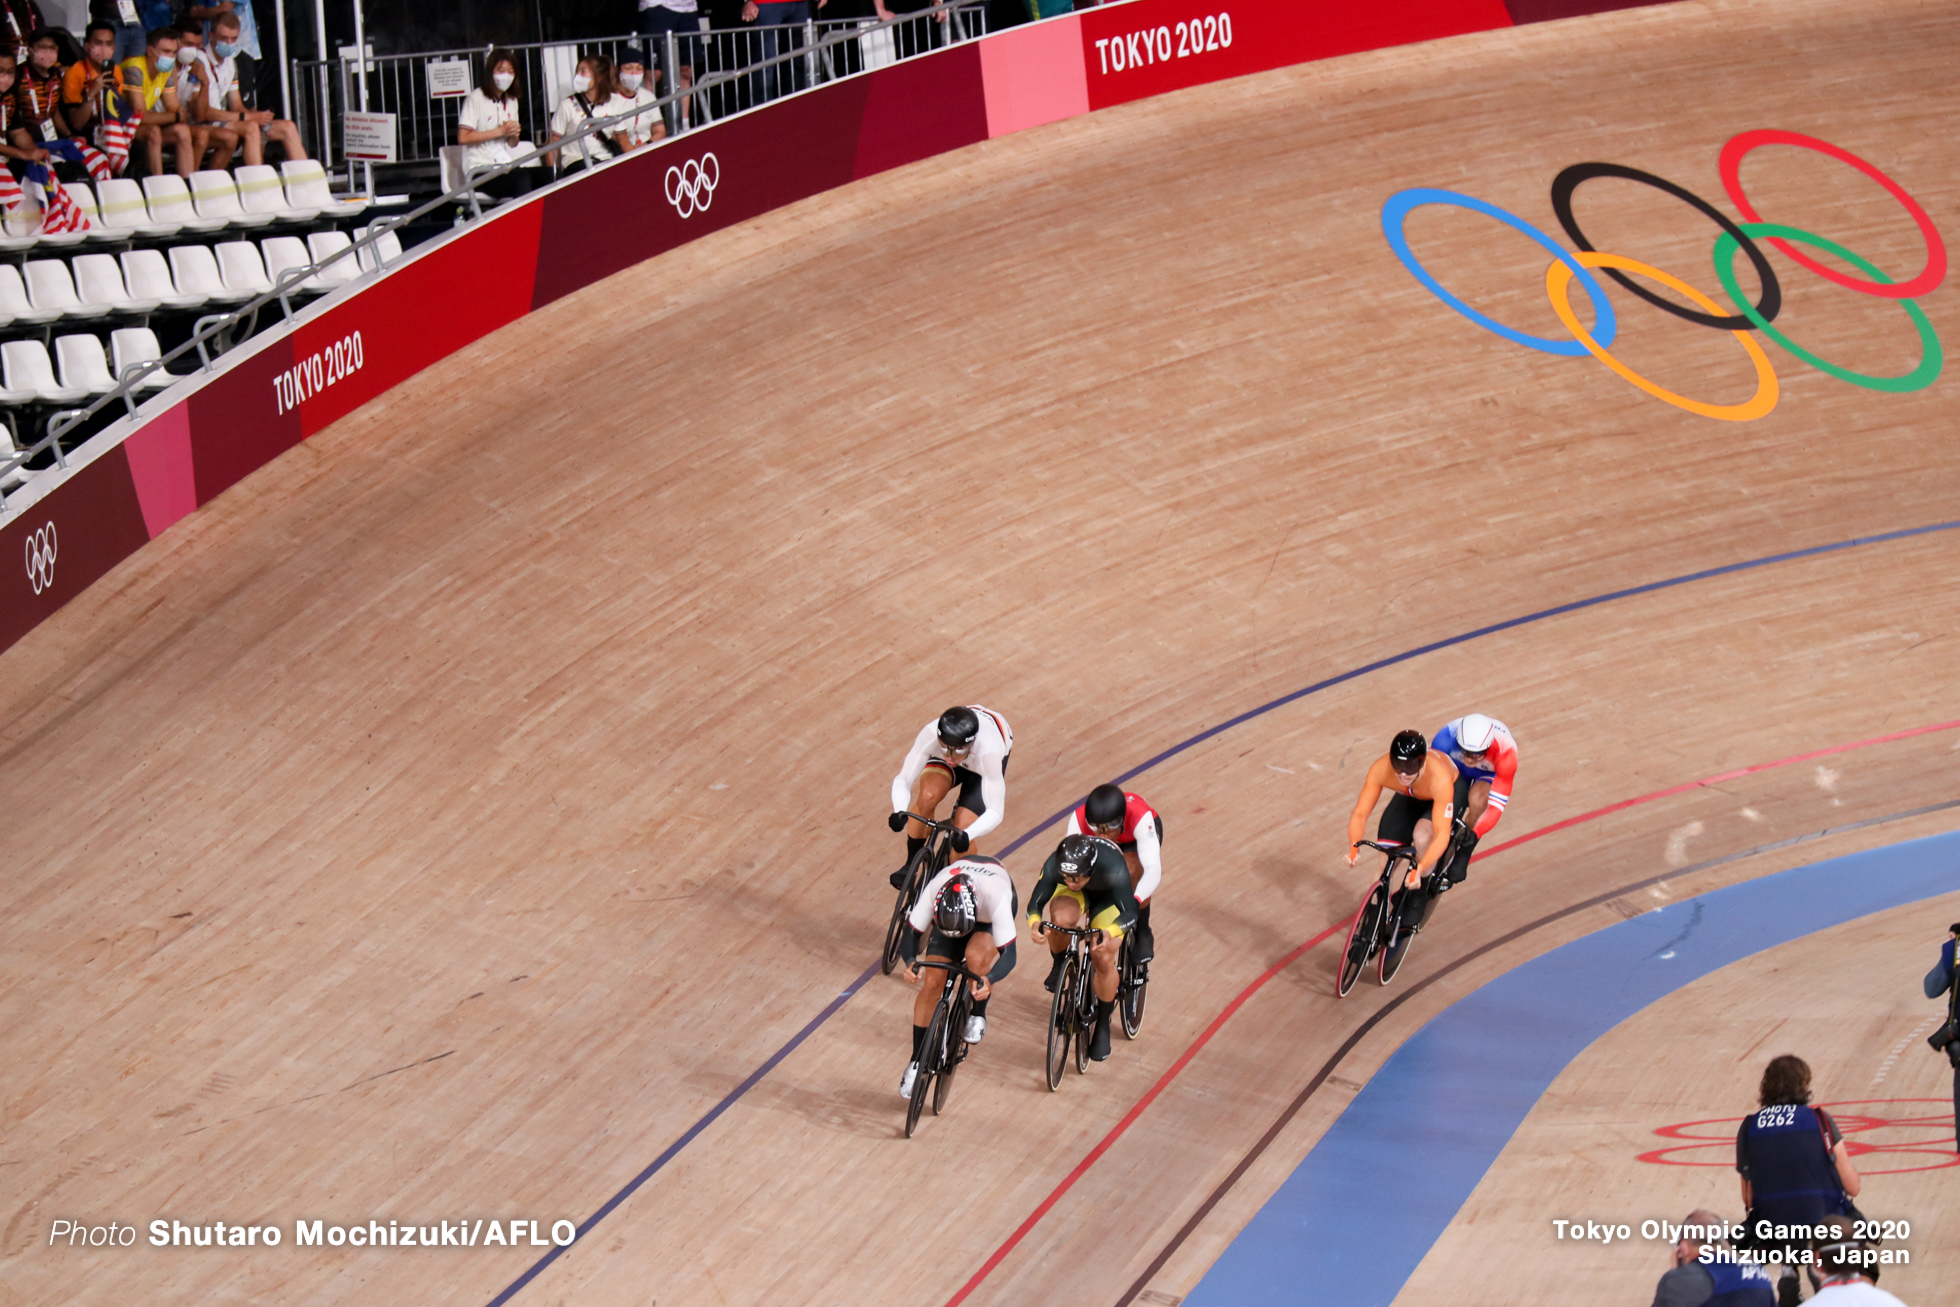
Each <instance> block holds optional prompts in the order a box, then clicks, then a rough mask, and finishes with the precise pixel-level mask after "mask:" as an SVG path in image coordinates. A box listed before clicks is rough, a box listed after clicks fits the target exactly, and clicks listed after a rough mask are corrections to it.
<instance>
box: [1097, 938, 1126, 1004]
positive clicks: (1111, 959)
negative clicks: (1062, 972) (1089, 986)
mask: <svg viewBox="0 0 1960 1307" xmlns="http://www.w3.org/2000/svg"><path fill="white" fill-rule="evenodd" d="M1122 947H1123V938H1122V936H1120V935H1117V936H1112V937H1109V938H1106V939H1104V940H1103V942H1102V943H1100V944H1098V945H1096V946H1095V947H1094V948H1091V949H1090V950H1089V961H1090V962H1091V963H1092V964H1093V965H1094V966H1095V969H1096V998H1097V999H1099V1000H1100V1001H1102V1002H1105V1003H1108V1002H1111V1001H1113V1000H1114V999H1115V997H1116V984H1117V981H1118V980H1119V979H1120V978H1119V977H1118V976H1117V974H1116V954H1117V951H1118V950H1120V949H1121V948H1122Z"/></svg>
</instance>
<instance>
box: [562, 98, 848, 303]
mask: <svg viewBox="0 0 1960 1307" xmlns="http://www.w3.org/2000/svg"><path fill="white" fill-rule="evenodd" d="M866 80H867V79H865V78H862V77H858V78H853V79H851V80H850V81H845V82H833V83H831V84H830V85H828V86H824V87H820V88H818V89H817V90H815V91H812V92H810V93H808V94H807V95H802V96H799V97H797V99H796V100H795V102H794V103H785V104H781V105H778V106H775V107H772V108H768V109H764V110H763V111H762V112H760V113H750V114H744V115H742V116H741V117H738V118H731V119H729V120H727V121H726V122H721V123H716V124H715V125H714V126H712V127H707V128H703V129H701V130H700V131H696V132H692V133H690V134H689V135H688V136H686V137H685V138H684V139H682V140H679V141H675V142H672V143H671V144H668V145H663V146H661V147H660V148H658V149H654V150H647V151H643V152H642V153H640V154H637V155H635V156H633V157H631V158H628V159H626V160H625V161H623V162H621V163H618V164H615V165H614V166H613V167H610V168H607V169H605V170H604V171H601V172H597V173H594V174H593V175H592V176H590V177H587V178H583V179H581V180H580V181H579V182H577V183H576V184H574V185H572V186H567V187H565V188H564V189H563V190H559V191H554V192H553V193H552V194H550V195H547V196H546V197H545V198H544V201H543V209H544V225H543V228H542V232H541V235H540V239H539V247H538V259H537V265H538V276H537V287H536V290H535V291H534V293H533V295H532V304H533V305H534V306H535V307H539V308H542V307H543V306H544V305H546V304H549V303H551V302H552V301H553V300H555V299H558V298H560V297H562V296H565V295H569V294H571V293H572V292H573V291H575V290H578V289H580V288H581V287H585V286H589V285H591V284H592V283H593V282H595V281H598V280H599V279H600V278H602V277H609V276H611V275H612V274H613V273H615V272H619V271H620V270H622V269H625V268H630V267H632V266H633V265H634V264H636V263H642V262H644V261H646V260H647V259H650V258H652V257H653V256H654V255H656V254H663V253H665V252H666V251H668V250H670V249H673V248H674V247H675V246H677V245H684V244H686V243H687V242H688V241H691V240H695V239H698V238H699V237H702V236H705V235H707V234H708V233H709V232H714V231H720V230H721V229H722V228H723V227H731V226H733V225H735V224H736V223H738V222H743V221H745V220H747V219H749V218H753V217H755V216H756V215H758V214H762V213H767V212H769V211H770V210H771V209H779V208H781V207H783V206H784V205H786V204H794V203H795V202H796V201H798V200H801V199H805V198H807V197H809V196H811V195H815V194H817V193H818V192H820V191H827V190H830V189H831V188H832V187H836V186H842V185H843V184H844V183H846V182H848V181H850V180H851V175H852V174H851V169H852V163H853V160H854V156H855V153H856V145H857V138H858V124H859V123H860V122H861V121H862V120H863V118H864V100H865V94H866V86H865V82H866Z"/></svg>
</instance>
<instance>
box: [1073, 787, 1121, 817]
mask: <svg viewBox="0 0 1960 1307" xmlns="http://www.w3.org/2000/svg"><path fill="white" fill-rule="evenodd" d="M1129 806H1130V800H1129V797H1128V796H1127V795H1125V794H1124V793H1123V787H1122V786H1120V785H1098V786H1097V787H1096V788H1095V789H1093V790H1090V791H1089V801H1088V802H1087V803H1085V804H1083V805H1082V814H1083V816H1085V817H1087V818H1088V819H1089V824H1090V825H1091V826H1119V825H1121V824H1122V822H1123V814H1124V813H1125V812H1126V811H1127V810H1128V809H1129Z"/></svg>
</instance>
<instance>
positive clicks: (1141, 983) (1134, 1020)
mask: <svg viewBox="0 0 1960 1307" xmlns="http://www.w3.org/2000/svg"><path fill="white" fill-rule="evenodd" d="M1131 947H1134V946H1131ZM1124 961H1125V962H1126V964H1127V965H1126V966H1125V967H1124V968H1123V992H1122V993H1120V994H1118V995H1117V996H1116V997H1117V1004H1116V1006H1117V1007H1118V1008H1119V1009H1120V1010H1121V1011H1122V1013H1123V1038H1125V1039H1135V1038H1136V1037H1137V1031H1139V1030H1141V1029H1143V997H1144V991H1145V990H1147V989H1148V988H1149V987H1150V982H1149V981H1147V980H1143V979H1141V978H1139V977H1138V975H1137V963H1136V959H1135V958H1134V957H1131V956H1130V955H1129V953H1128V950H1127V949H1126V950H1125V954H1124Z"/></svg>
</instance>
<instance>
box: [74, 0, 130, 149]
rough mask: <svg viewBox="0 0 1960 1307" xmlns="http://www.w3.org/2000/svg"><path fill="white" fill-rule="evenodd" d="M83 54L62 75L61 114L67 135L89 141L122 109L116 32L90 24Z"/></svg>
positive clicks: (121, 86) (100, 24) (121, 76)
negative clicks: (97, 130)
mask: <svg viewBox="0 0 1960 1307" xmlns="http://www.w3.org/2000/svg"><path fill="white" fill-rule="evenodd" d="M82 53H83V56H84V57H83V58H82V59H81V60H80V61H79V62H77V63H75V64H73V65H71V66H70V67H69V69H68V71H67V72H66V73H64V74H63V75H62V78H61V112H62V116H63V117H64V118H66V119H67V122H68V133H67V134H69V135H72V136H79V137H81V138H82V139H84V140H87V139H89V137H91V136H92V135H93V134H94V132H95V129H96V128H97V127H99V126H101V125H102V124H103V123H104V122H105V121H107V120H109V119H111V118H114V117H116V115H117V113H118V110H119V108H120V104H121V100H122V96H123V75H122V69H120V68H118V67H116V29H115V28H113V27H111V26H110V25H109V24H107V23H90V24H89V25H88V34H87V39H86V40H84V41H83V42H82Z"/></svg>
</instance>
